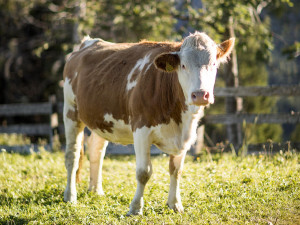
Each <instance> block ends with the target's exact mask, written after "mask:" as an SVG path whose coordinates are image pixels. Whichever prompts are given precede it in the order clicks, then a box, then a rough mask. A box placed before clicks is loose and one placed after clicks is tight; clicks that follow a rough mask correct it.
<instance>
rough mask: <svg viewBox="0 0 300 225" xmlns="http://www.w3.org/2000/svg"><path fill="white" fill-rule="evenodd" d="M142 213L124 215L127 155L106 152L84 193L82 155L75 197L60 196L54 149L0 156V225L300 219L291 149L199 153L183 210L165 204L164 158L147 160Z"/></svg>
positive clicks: (188, 169)
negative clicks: (99, 189) (99, 183)
mask: <svg viewBox="0 0 300 225" xmlns="http://www.w3.org/2000/svg"><path fill="white" fill-rule="evenodd" d="M152 163H153V169H154V173H153V175H152V177H151V179H150V181H149V183H148V185H147V187H146V191H145V195H144V199H145V208H144V216H135V217H126V216H125V215H126V213H127V211H128V207H129V204H130V201H131V199H132V198H133V195H134V191H135V186H136V181H135V159H134V157H133V156H122V157H107V158H105V161H104V169H103V170H104V171H103V178H104V181H103V182H104V183H103V185H104V192H105V193H106V195H105V196H102V197H99V196H97V195H95V194H93V193H89V192H87V188H88V177H89V175H88V173H89V169H88V168H89V167H88V160H87V159H86V158H85V163H84V167H83V176H82V177H83V181H82V182H81V183H80V184H79V185H78V203H77V205H72V204H70V203H65V202H63V191H64V188H65V184H66V171H65V167H64V156H63V153H61V152H56V153H48V152H42V153H40V154H32V155H28V156H22V155H19V154H8V153H5V152H3V153H1V154H0V224H271V223H272V224H300V180H299V174H300V167H299V154H297V153H291V152H287V153H281V154H276V155H274V156H272V157H270V156H264V155H259V156H246V157H242V158H241V157H233V156H231V155H229V154H223V155H213V156H212V157H207V156H205V155H203V156H201V157H200V158H198V159H197V161H193V160H192V158H191V157H188V158H187V159H186V162H185V167H184V172H183V177H182V182H181V196H182V201H183V206H184V208H185V212H184V213H183V214H176V213H174V212H173V211H172V210H169V209H168V207H167V206H166V201H167V197H168V188H169V175H168V157H166V156H158V157H153V159H152Z"/></svg>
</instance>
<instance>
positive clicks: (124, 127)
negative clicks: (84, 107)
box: [92, 115, 133, 145]
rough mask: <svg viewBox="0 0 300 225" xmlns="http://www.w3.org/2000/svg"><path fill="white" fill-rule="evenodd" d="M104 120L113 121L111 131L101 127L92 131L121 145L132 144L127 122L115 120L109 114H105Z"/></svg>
mask: <svg viewBox="0 0 300 225" xmlns="http://www.w3.org/2000/svg"><path fill="white" fill-rule="evenodd" d="M105 121H107V122H113V127H112V128H111V130H112V132H108V131H106V130H104V131H103V130H101V129H93V130H92V131H93V132H95V133H96V134H97V135H99V136H100V137H102V138H104V139H106V140H108V141H110V142H113V143H117V144H122V145H128V144H133V134H132V130H131V126H130V125H129V124H126V123H125V122H124V121H123V120H116V119H114V118H113V117H112V116H111V115H106V116H105Z"/></svg>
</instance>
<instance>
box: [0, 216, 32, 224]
mask: <svg viewBox="0 0 300 225" xmlns="http://www.w3.org/2000/svg"><path fill="white" fill-rule="evenodd" d="M31 220H32V219H29V218H20V217H17V216H13V215H9V217H8V218H1V219H0V224H7V225H10V224H16V225H18V224H28V223H29V222H30V221H31Z"/></svg>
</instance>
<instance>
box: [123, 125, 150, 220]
mask: <svg viewBox="0 0 300 225" xmlns="http://www.w3.org/2000/svg"><path fill="white" fill-rule="evenodd" d="M133 138H134V150H135V155H136V179H137V189H136V192H135V195H134V197H133V200H132V202H131V204H130V210H129V212H128V214H127V215H142V214H143V206H144V200H143V195H144V189H145V186H146V183H147V182H148V180H149V179H150V177H151V174H152V164H151V159H150V146H151V143H150V140H149V130H148V129H146V128H142V129H137V130H136V131H135V132H134V134H133Z"/></svg>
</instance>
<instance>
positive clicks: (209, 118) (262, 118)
mask: <svg viewBox="0 0 300 225" xmlns="http://www.w3.org/2000/svg"><path fill="white" fill-rule="evenodd" d="M244 121H245V122H246V123H255V124H256V123H257V124H262V123H279V124H283V123H300V112H296V113H291V114H246V113H241V114H220V115H206V116H205V117H204V118H202V120H201V122H200V124H207V123H210V124H212V123H219V124H226V125H229V124H236V123H243V122H244Z"/></svg>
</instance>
